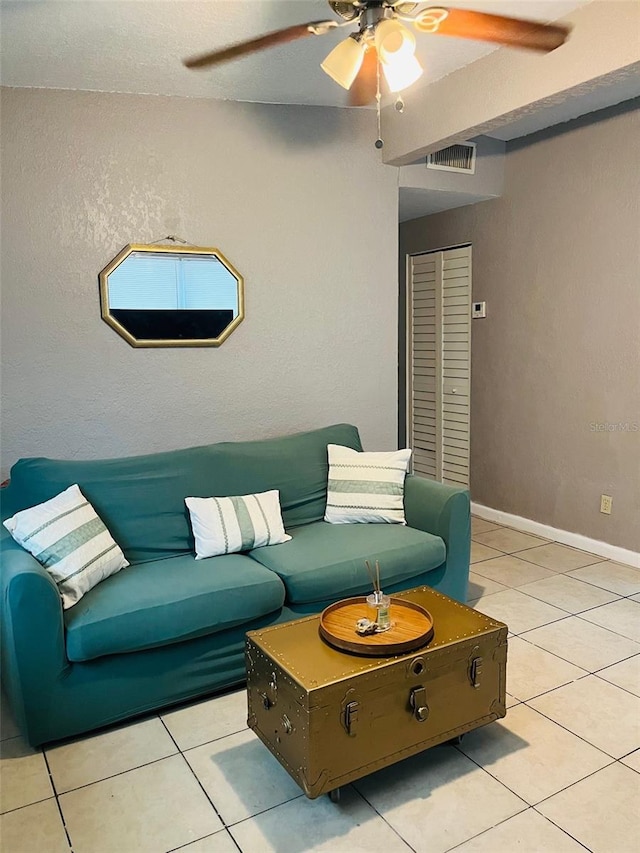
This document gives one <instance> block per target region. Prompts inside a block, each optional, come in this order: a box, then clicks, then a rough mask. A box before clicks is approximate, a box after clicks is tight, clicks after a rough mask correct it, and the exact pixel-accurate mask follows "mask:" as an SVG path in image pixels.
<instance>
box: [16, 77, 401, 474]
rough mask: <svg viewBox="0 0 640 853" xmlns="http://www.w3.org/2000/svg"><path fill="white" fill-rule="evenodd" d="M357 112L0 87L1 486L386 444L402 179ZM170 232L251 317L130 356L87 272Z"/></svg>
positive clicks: (393, 395) (391, 433) (391, 422)
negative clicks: (216, 340)
mask: <svg viewBox="0 0 640 853" xmlns="http://www.w3.org/2000/svg"><path fill="white" fill-rule="evenodd" d="M374 129H375V128H374V124H372V120H371V117H370V115H369V114H368V113H366V112H365V113H362V112H358V111H354V110H339V109H325V108H315V107H281V106H269V105H251V104H238V103H230V102H215V101H206V100H189V99H180V98H160V97H153V96H151V97H145V96H135V95H117V94H93V93H79V92H66V91H65V92H62V91H51V90H49V91H47V90H20V89H13V90H12V89H7V90H4V91H3V98H2V149H1V151H2V177H3V186H2V190H3V192H2V255H3V257H2V398H3V399H2V402H3V405H2V454H3V456H2V472H3V475H6V473H7V471H8V468H9V466H10V465H11V464H12V463H13V462H14V461H15V460H16V459H18V458H19V457H23V456H33V455H42V456H55V457H64V458H71V457H78V458H80V457H102V456H105V457H108V456H115V455H120V454H132V453H144V452H152V451H156V450H163V449H168V448H173V447H183V446H188V445H191V444H195V443H208V442H212V441H218V440H227V439H245V438H254V437H256V438H257V437H264V436H270V435H276V434H281V433H287V432H293V431H296V430H302V429H307V428H314V427H317V426H322V425H325V424H328V423H333V422H337V421H350V422H353V423H355V424H357V425H358V426H359V427H360V428H361V433H362V437H363V441H364V443H365V446H367V447H368V448H369V449H376V448H380V449H386V448H391V447H395V439H396V431H397V425H396V405H397V404H396V401H397V380H396V370H397V364H396V362H397V336H396V329H395V327H394V324H393V322H390V318H391V317H394V316H395V314H396V311H397V274H396V270H397V170H396V169H395V168H392V167H388V166H383V165H381V162H380V155H379V153H378V152H377V151H376V150H375V149H374V147H373V140H374V136H375V134H374ZM167 234H177V235H179V236H181V237H183V238H185V239H186V240H188V241H190V242H192V243H195V244H198V245H205V246H211V245H213V246H218V247H219V248H220V249H221V250H222V251H223V252H224V253H225V255H226V256H227V257H228V258H229V260H230V261H231V262H232V263H233V264H234V265H235V266H236V267H237V268H238V269H239V270H240V272H241V273H242V274H243V275H244V276H245V281H246V285H245V288H246V290H245V292H246V314H247V316H246V319H245V321H244V322H243V323H242V324H241V325H240V326H239V328H238V329H237V330H236V331H235V332H234V333H233V334H232V335H231V337H230V338H229V339H228V340H227V341H226V342H225V343H224V344H223V345H222V347H220V348H219V349H133V348H131V347H130V346H129V345H128V344H127V343H126V342H125V341H124V340H122V339H121V338H120V337H119V336H118V335H117V334H116V333H115V332H114V331H113V330H112V329H110V328H109V327H108V326H107V325H106V324H105V323H104V322H103V321H102V320H101V319H100V310H99V301H98V284H97V275H98V272H99V271H100V270H101V269H102V267H103V266H104V265H105V264H106V263H107V261H109V260H110V259H111V258H112V257H113V256H114V255H115V254H116V252H117V251H119V250H120V249H121V248H122V246H123V245H125V244H126V243H129V242H150V241H155V240H158V239H160V238H162V237H164V236H166V235H167Z"/></svg>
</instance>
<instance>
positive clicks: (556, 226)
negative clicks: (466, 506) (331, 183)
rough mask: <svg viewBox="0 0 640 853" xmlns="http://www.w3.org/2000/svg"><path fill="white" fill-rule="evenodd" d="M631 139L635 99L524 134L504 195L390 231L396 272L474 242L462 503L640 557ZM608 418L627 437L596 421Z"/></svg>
mask: <svg viewBox="0 0 640 853" xmlns="http://www.w3.org/2000/svg"><path fill="white" fill-rule="evenodd" d="M638 138H640V102H637V101H636V102H628V103H627V104H626V105H620V106H619V107H617V108H612V109H611V110H607V111H602V112H600V113H594V114H593V115H592V116H587V117H585V118H584V119H579V120H577V121H575V122H571V123H569V124H567V125H563V126H561V127H560V128H556V129H554V130H551V131H546V132H542V133H540V134H536V135H534V136H530V137H527V138H525V139H523V140H521V141H519V142H517V143H513V144H512V145H511V146H510V148H509V152H508V154H507V164H506V180H505V194H504V196H503V197H502V198H500V199H495V200H492V201H488V202H484V203H481V204H477V205H473V206H469V207H464V208H459V209H457V210H453V211H448V212H446V213H441V214H436V215H434V216H431V217H426V218H423V219H416V220H413V221H411V222H407V223H404V224H403V225H402V226H401V230H400V233H401V243H400V266H401V267H402V266H403V258H404V256H405V254H406V253H411V252H418V251H423V250H426V249H431V248H440V247H445V246H450V245H455V244H457V243H463V242H469V241H470V242H471V243H472V245H473V298H474V300H486V302H487V318H486V319H484V320H474V321H473V323H472V393H471V407H472V408H471V490H472V497H473V499H474V500H476V501H478V502H480V503H482V504H484V505H486V506H490V507H494V508H496V509H500V510H503V511H506V512H510V513H515V514H516V515H520V516H524V517H525V518H529V519H534V520H536V521H539V522H542V523H545V524H550V525H552V526H554V527H557V528H560V529H563V530H569V531H573V532H576V533H581V534H583V535H585V536H589V537H592V538H594V539H600V540H602V541H605V542H609V543H611V544H613V545H619V546H622V547H624V548H629V549H632V550H636V551H637V550H640V201H639V200H640V160H639V159H638V150H637V140H638ZM619 423H626V424H628V425H629V431H619V430H611V429H610V428H609V427H605V428H604V429H603V431H597V429H598V428H597V427H596V428H594V426H592V425H594V424H605V425H606V424H609V425H617V424H619ZM634 424H635V425H636V430H638V431H633V430H634ZM601 493H605V494H609V495H612V496H613V513H612V515H611V516H605V515H602V514H601V513H600V512H599V504H600V494H601Z"/></svg>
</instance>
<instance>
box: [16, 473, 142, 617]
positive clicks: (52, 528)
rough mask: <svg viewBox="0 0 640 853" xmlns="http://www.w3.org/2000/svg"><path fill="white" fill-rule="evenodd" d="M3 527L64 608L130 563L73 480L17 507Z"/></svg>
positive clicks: (70, 605)
mask: <svg viewBox="0 0 640 853" xmlns="http://www.w3.org/2000/svg"><path fill="white" fill-rule="evenodd" d="M4 526H5V527H6V528H7V530H8V531H9V533H10V534H11V535H12V536H13V538H14V539H15V540H16V542H18V543H19V544H20V545H22V547H23V548H25V549H26V550H27V551H29V553H31V554H33V556H34V557H35V558H36V560H38V562H39V563H41V564H42V565H43V566H44V568H45V569H46V570H47V571H48V572H49V574H50V575H51V577H52V578H53V579H54V581H55V582H56V585H57V587H58V590H59V592H60V595H61V596H62V606H63V607H64V608H65V610H66V609H68V608H69V607H72V606H73V605H74V604H76V603H77V602H78V601H80V599H81V598H82V596H83V595H84V594H85V593H86V592H88V591H89V590H90V589H92V588H93V587H94V586H96V584H99V583H100V581H101V580H104V579H105V578H107V577H109V575H113V574H115V573H116V572H119V571H120V569H123V568H125V566H128V565H129V563H128V562H127V561H126V560H125V558H124V554H123V553H122V551H121V550H120V548H119V546H118V545H117V544H116V543H115V542H114V541H113V539H112V538H111V534H110V533H109V531H108V530H107V528H106V527H105V526H104V524H103V522H102V520H101V519H100V518H99V517H98V515H97V513H96V511H95V509H94V508H93V507H92V506H91V504H90V503H89V501H88V500H87V499H86V498H85V496H84V495H83V494H82V492H81V491H80V488H79V487H78V485H73V486H69V488H68V489H66V490H65V491H64V492H61V493H60V494H59V495H57V496H56V497H55V498H51V500H49V501H45V502H44V503H42V504H38V506H33V507H31V508H30V509H24V510H22V511H21V512H17V513H16V514H15V515H14V516H13V517H12V518H8V519H7V520H6V521H5V522H4Z"/></svg>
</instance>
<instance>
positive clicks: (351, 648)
mask: <svg viewBox="0 0 640 853" xmlns="http://www.w3.org/2000/svg"><path fill="white" fill-rule="evenodd" d="M390 614H391V623H392V627H391V628H390V629H389V630H388V631H382V632H381V633H380V634H366V635H364V636H362V635H360V634H357V633H356V622H357V621H358V619H362V618H363V617H365V616H366V615H367V599H366V597H365V596H359V597H358V598H345V599H344V600H343V601H338V602H336V603H335V604H331V605H330V606H329V607H327V608H326V609H325V610H323V612H322V614H321V616H320V628H319V631H320V636H321V637H322V639H323V640H325V641H326V642H327V643H329V645H330V646H334V647H335V648H336V649H340V650H341V651H344V652H352V653H353V654H357V655H369V656H371V657H385V656H386V655H397V654H401V653H403V652H412V651H415V650H416V649H420V648H422V646H426V644H427V643H428V642H430V640H431V639H432V638H433V619H432V618H431V614H430V613H429V611H428V610H425V609H424V607H420V605H419V604H414V603H413V602H412V601H405V600H404V599H402V598H392V599H391V608H390Z"/></svg>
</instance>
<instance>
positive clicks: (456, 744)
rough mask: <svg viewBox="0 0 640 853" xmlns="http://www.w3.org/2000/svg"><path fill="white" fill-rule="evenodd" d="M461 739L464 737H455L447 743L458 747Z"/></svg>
mask: <svg viewBox="0 0 640 853" xmlns="http://www.w3.org/2000/svg"><path fill="white" fill-rule="evenodd" d="M463 738H464V735H456V736H455V737H452V738H451V740H448V741H447V743H450V744H451V745H452V746H458V745H459V744H461V743H462V739H463Z"/></svg>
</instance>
